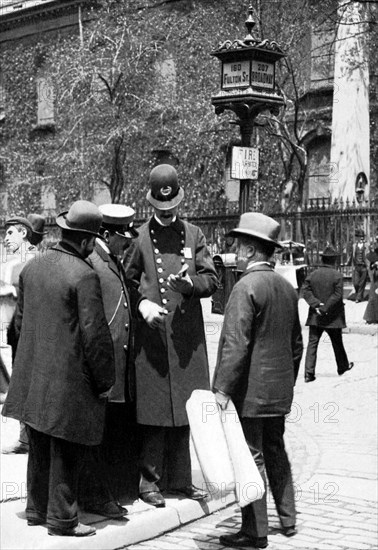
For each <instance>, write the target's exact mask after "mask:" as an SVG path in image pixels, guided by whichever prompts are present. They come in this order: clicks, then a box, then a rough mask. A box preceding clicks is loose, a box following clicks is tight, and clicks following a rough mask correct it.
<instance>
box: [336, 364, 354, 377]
mask: <svg viewBox="0 0 378 550" xmlns="http://www.w3.org/2000/svg"><path fill="white" fill-rule="evenodd" d="M353 367H354V363H349V365H348V368H346V369H345V370H342V371H341V372H339V373H338V375H339V376H342V375H343V374H344V372H348V370H352V369H353Z"/></svg>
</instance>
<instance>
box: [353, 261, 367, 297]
mask: <svg viewBox="0 0 378 550" xmlns="http://www.w3.org/2000/svg"><path fill="white" fill-rule="evenodd" d="M367 278H368V270H367V267H366V266H365V265H356V266H354V269H353V273H352V283H353V286H354V290H355V291H356V301H359V302H362V301H363V299H364V292H365V286H366V283H367Z"/></svg>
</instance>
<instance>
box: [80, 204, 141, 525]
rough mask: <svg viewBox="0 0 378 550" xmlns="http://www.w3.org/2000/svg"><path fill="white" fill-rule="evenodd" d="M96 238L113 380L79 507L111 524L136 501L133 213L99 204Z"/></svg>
mask: <svg viewBox="0 0 378 550" xmlns="http://www.w3.org/2000/svg"><path fill="white" fill-rule="evenodd" d="M99 210H100V212H101V214H102V223H101V227H100V233H101V235H102V239H99V238H97V239H96V244H95V249H94V251H93V252H92V254H91V255H90V257H89V259H90V260H91V262H92V264H93V267H94V269H95V271H96V273H97V274H98V276H99V278H100V284H101V291H102V299H103V302H104V309H105V315H106V319H107V321H108V325H109V328H110V333H111V336H112V340H113V346H114V357H115V370H116V378H115V383H114V386H113V387H112V389H111V392H110V394H109V397H108V402H107V405H106V419H105V432H104V440H103V442H102V445H101V448H100V449H96V456H95V457H94V461H92V462H91V463H90V464H89V466H88V468H87V470H86V475H85V476H84V480H83V487H82V490H81V493H80V505H81V506H82V507H83V508H84V509H85V510H86V511H90V512H94V513H97V514H101V515H103V516H106V517H110V518H112V519H118V518H122V517H123V516H124V515H125V514H126V513H127V510H126V508H123V507H122V506H120V505H119V503H118V502H117V500H119V498H120V497H121V496H125V495H126V494H127V496H128V497H132V498H134V499H135V498H136V497H137V495H138V492H137V487H138V476H137V454H136V443H135V433H134V432H135V430H134V417H135V414H134V410H133V408H134V387H133V386H134V384H133V370H132V367H131V359H132V328H133V326H132V325H133V323H132V316H131V310H132V309H133V308H135V305H134V302H135V301H136V300H134V301H133V305H132V304H131V297H133V293H134V292H135V290H134V289H133V288H130V283H129V281H127V279H126V275H125V270H124V267H123V264H122V258H123V256H124V253H125V250H126V249H127V248H128V247H129V246H130V243H131V241H132V239H135V238H136V237H137V236H138V232H137V231H136V229H135V228H134V226H133V220H134V215H135V212H134V210H133V209H132V208H130V207H128V206H126V205H123V204H103V205H101V206H99Z"/></svg>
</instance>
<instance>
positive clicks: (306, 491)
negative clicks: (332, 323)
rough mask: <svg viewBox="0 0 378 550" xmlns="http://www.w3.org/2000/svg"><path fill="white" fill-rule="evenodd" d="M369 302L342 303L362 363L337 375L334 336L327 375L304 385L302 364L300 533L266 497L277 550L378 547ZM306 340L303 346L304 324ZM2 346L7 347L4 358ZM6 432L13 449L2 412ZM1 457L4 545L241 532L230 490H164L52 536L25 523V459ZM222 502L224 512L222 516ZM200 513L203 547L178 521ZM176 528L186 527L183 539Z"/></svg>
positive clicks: (208, 321) (297, 460)
mask: <svg viewBox="0 0 378 550" xmlns="http://www.w3.org/2000/svg"><path fill="white" fill-rule="evenodd" d="M365 307H366V302H363V303H360V304H355V303H354V302H349V301H346V317H347V323H348V329H346V330H345V332H346V335H345V340H346V342H348V344H349V340H350V343H351V344H353V347H354V350H353V353H354V355H353V356H352V353H350V359H351V360H354V361H358V362H359V365H358V366H356V367H355V368H354V369H353V370H352V371H351V372H350V373H347V374H346V375H344V376H343V377H338V376H337V375H336V369H335V365H334V360H333V354H332V349H331V346H330V344H329V342H328V343H326V342H323V343H322V345H321V346H320V348H319V354H318V362H319V365H321V370H322V372H321V375H320V373H319V376H318V378H317V380H316V382H314V383H311V384H304V382H303V366H302V367H301V368H302V372H301V374H300V379H299V380H298V383H297V387H296V392H295V398H294V403H293V408H292V412H291V414H290V415H289V417H288V419H287V430H286V445H287V448H288V453H289V455H290V457H291V461H292V466H293V472H294V479H295V481H296V492H297V503H298V512H299V516H298V528H299V533H298V535H297V536H296V537H293V538H292V539H286V538H285V537H283V535H282V534H281V533H280V532H279V525H278V521H277V518H276V515H275V512H274V506H273V503H272V499H271V498H270V499H269V507H270V523H271V533H270V535H269V543H270V544H269V548H271V550H276V549H277V550H278V549H279V550H294V549H295V548H296V549H298V548H301V549H306V548H308V549H319V550H322V549H323V548H324V549H325V550H333V549H334V550H341V549H343V550H346V549H348V550H350V549H356V550H357V549H358V550H365V549H366V550H367V549H376V548H377V547H378V541H377V538H376V527H377V523H376V521H377V509H376V501H377V470H376V465H377V461H376V452H377V448H376V433H377V383H376V382H377V372H376V367H377V334H378V330H377V329H378V325H366V324H365V323H364V321H363V320H362V317H363V313H364V311H365ZM203 310H204V318H205V329H206V336H207V343H208V353H209V363H210V370H211V372H212V371H213V369H214V366H215V360H216V352H217V344H218V339H219V335H220V330H221V325H222V321H223V316H222V315H216V314H212V313H211V300H210V299H207V300H203ZM299 310H300V318H301V323H302V326H303V325H304V323H305V320H306V315H307V306H306V304H305V302H304V300H303V299H300V300H299ZM304 342H305V344H306V343H307V330H306V329H304ZM327 344H328V345H327ZM4 351H5V350H4V349H3V348H2V354H3V352H4ZM357 353H358V355H357ZM0 431H1V445H2V446H7V445H9V444H10V443H12V442H13V441H14V439H15V438H16V437H17V434H18V423H17V422H15V421H13V420H10V419H5V418H2V420H1V421H0ZM192 456H193V478H194V482H195V484H196V485H197V486H201V485H202V483H203V479H202V476H201V473H200V470H199V466H198V463H197V460H196V458H195V456H194V453H192ZM0 459H1V462H0V466H1V469H0V479H1V504H0V521H1V535H0V547H1V548H2V549H3V550H8V549H16V548H17V549H18V548H20V549H38V550H42V549H49V550H50V549H62V550H63V549H64V550H66V549H68V548H81V549H85V550H90V549H92V548H93V549H101V550H107V549H111V550H113V549H117V548H124V547H129V546H131V545H136V547H137V548H145V549H147V548H149V547H151V548H172V549H174V548H190V547H192V548H193V547H194V548H220V546H219V544H218V542H217V541H218V537H219V534H221V533H222V532H225V531H232V530H237V529H238V525H239V520H240V514H239V511H238V510H237V507H236V506H235V505H234V504H233V502H234V499H233V497H232V495H227V498H222V499H219V500H208V501H206V502H203V503H200V502H194V501H191V500H188V499H178V498H170V497H169V495H167V507H166V508H163V509H155V508H153V507H150V506H148V505H146V504H144V503H142V502H140V501H135V502H133V503H129V502H122V504H124V505H126V506H127V508H128V510H129V515H128V518H127V520H124V521H121V522H119V521H110V520H106V519H105V518H102V517H100V516H95V515H90V514H81V515H80V521H82V522H83V523H88V524H93V525H96V527H97V534H96V536H95V537H90V538H84V539H80V538H72V537H64V538H62V537H49V536H48V534H47V529H46V526H36V527H28V526H27V524H26V519H25V511H24V509H25V492H26V463H27V455H1V457H0ZM227 506H228V508H226V507H227ZM223 508H225V510H223V511H222V512H219V510H222V509H223ZM214 512H215V514H214ZM211 514H212V515H211ZM219 514H220V515H221V516H222V517H225V518H226V519H225V520H224V522H223V523H222V522H220V523H219ZM204 516H209V517H206V518H205V519H203V520H202V523H203V525H204V530H205V532H206V537H205V538H206V540H207V543H206V544H205V546H204V545H203V544H204V543H200V542H198V545H195V546H193V540H191V539H190V537H189V538H188V532H190V526H189V527H188V528H186V529H185V528H183V529H180V527H182V526H184V525H185V524H187V523H189V522H192V521H194V520H197V519H199V518H201V517H204ZM200 525H201V522H200ZM211 526H212V527H213V531H211ZM196 528H197V529H198V525H197V523H196V524H195V527H193V529H194V531H195V529H196ZM163 533H168V534H167V535H166V536H165V537H163V539H164V540H166V544H165V545H164V544H163V546H160V545H159V544H158V545H157V546H153V541H151V542H145V543H143V544H140V545H139V544H138V543H139V542H141V541H149V540H150V539H153V538H155V537H158V536H159V535H162V534H163ZM180 533H183V536H181V539H180ZM203 535H204V533H203ZM204 536H205V535H204ZM159 540H160V539H159ZM169 541H171V542H169ZM178 541H180V543H179V542H178ZM149 545H151V546H149Z"/></svg>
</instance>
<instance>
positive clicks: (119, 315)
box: [89, 242, 134, 403]
mask: <svg viewBox="0 0 378 550" xmlns="http://www.w3.org/2000/svg"><path fill="white" fill-rule="evenodd" d="M89 259H90V260H91V262H92V264H93V267H94V269H95V271H96V273H97V274H98V276H99V278H100V284H101V292H102V299H103V303H104V309H105V316H106V319H107V321H108V325H109V328H110V333H111V335H112V340H113V345H114V358H115V370H116V382H115V384H114V386H113V388H112V390H111V392H110V395H109V401H113V402H117V403H122V402H125V400H126V401H131V400H132V398H133V393H134V382H133V371H132V367H131V365H130V346H131V344H132V319H131V303H130V297H129V290H128V288H127V284H126V277H125V274H124V271H123V266H122V264H121V263H119V264H118V265H117V263H116V259H115V258H112V257H111V256H110V254H108V253H107V252H106V250H104V248H103V247H102V246H101V245H100V244H99V243H98V242H97V243H96V246H95V249H94V251H93V252H92V254H91V255H90V257H89ZM125 398H126V399H125Z"/></svg>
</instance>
